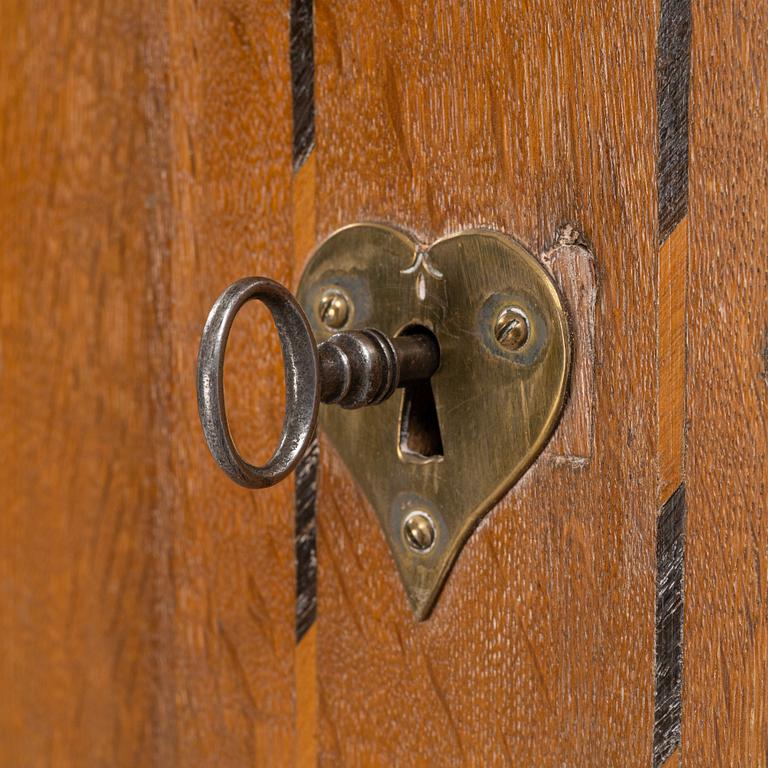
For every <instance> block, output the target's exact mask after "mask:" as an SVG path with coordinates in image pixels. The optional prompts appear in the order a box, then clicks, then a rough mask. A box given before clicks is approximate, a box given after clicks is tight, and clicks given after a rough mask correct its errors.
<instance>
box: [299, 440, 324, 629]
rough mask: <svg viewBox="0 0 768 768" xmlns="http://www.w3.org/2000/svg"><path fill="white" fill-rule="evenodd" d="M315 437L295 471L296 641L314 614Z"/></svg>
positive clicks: (315, 538)
mask: <svg viewBox="0 0 768 768" xmlns="http://www.w3.org/2000/svg"><path fill="white" fill-rule="evenodd" d="M319 453H320V452H319V448H318V443H317V438H315V439H314V440H313V441H312V444H311V445H310V447H309V450H308V451H307V453H306V454H305V455H304V458H302V460H301V461H300V462H299V466H298V469H297V470H296V642H298V641H299V640H301V638H302V637H304V634H305V633H306V631H307V630H308V629H309V628H310V627H311V626H312V624H313V623H314V621H315V615H316V613H317V532H316V527H315V500H316V498H317V463H318V457H319Z"/></svg>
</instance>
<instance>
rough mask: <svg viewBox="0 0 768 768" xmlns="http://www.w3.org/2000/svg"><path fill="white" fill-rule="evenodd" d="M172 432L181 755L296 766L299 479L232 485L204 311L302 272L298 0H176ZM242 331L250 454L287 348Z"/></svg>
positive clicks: (245, 438)
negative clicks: (201, 386) (298, 258)
mask: <svg viewBox="0 0 768 768" xmlns="http://www.w3.org/2000/svg"><path fill="white" fill-rule="evenodd" d="M169 27H170V35H169V51H168V53H169V56H170V61H171V68H170V72H169V101H170V146H171V157H172V166H171V173H170V184H171V192H172V205H173V212H174V230H173V241H172V243H171V256H170V258H171V265H172V279H171V292H170V302H171V319H170V322H171V338H172V348H173V359H172V381H171V386H172V408H171V416H170V418H171V429H172V432H171V434H170V435H169V439H170V440H171V441H172V442H171V446H172V456H171V462H172V463H171V468H170V469H171V478H170V481H171V484H172V493H173V495H174V511H173V515H172V517H171V520H170V521H169V525H170V536H171V545H172V546H171V549H170V552H169V559H168V563H167V567H168V582H169V584H168V593H167V594H166V595H165V599H166V603H165V605H164V609H165V610H167V611H169V613H170V614H171V616H172V626H173V643H174V645H173V654H172V657H171V663H172V686H173V709H172V713H171V716H172V718H173V722H174V725H175V729H176V744H175V754H174V756H173V757H174V759H173V760H172V761H170V762H168V763H166V764H175V765H195V766H199V765H211V766H214V765H215V766H228V765H231V766H241V765H286V764H290V755H291V754H292V746H293V730H294V725H293V722H294V711H293V697H292V690H293V674H294V673H293V663H294V637H295V635H294V591H295V579H294V566H293V542H294V538H293V523H294V519H293V518H294V512H293V493H292V487H291V484H290V483H283V484H281V485H279V486H277V487H275V488H272V489H269V490H265V491H260V492H258V493H254V492H253V491H249V490H246V489H242V488H239V487H237V486H235V485H234V484H233V483H232V482H231V481H230V480H229V479H228V478H227V477H226V476H225V475H224V474H223V473H222V472H221V471H220V470H219V469H218V468H217V467H216V466H215V465H214V463H213V460H212V459H211V457H210V456H209V455H208V453H207V449H206V447H205V444H204V442H203V441H202V440H201V435H200V425H199V422H198V419H197V414H196V405H195V400H194V395H193V389H194V385H193V381H194V371H195V362H196V356H197V345H198V341H199V334H200V330H201V327H202V323H203V322H204V320H205V317H206V314H207V312H208V309H209V308H210V306H211V304H212V302H213V300H214V299H215V298H216V296H217V295H218V293H219V292H220V291H221V290H223V289H224V287H225V286H226V285H227V284H228V283H230V282H231V281H233V280H235V279H237V278H239V277H242V276H244V275H252V274H265V275H269V276H270V277H273V278H275V279H277V280H280V281H282V282H284V283H287V284H291V282H292V277H293V275H292V264H293V254H292V251H293V248H292V244H293V229H292V215H291V174H292V169H291V144H292V141H291V138H292V137H291V128H290V126H291V86H290V59H289V25H288V0H286V1H285V2H272V3H260V4H254V3H252V2H249V1H248V0H220V1H217V2H206V3H197V2H195V1H194V0H173V2H171V3H170V4H169ZM241 314H242V317H239V318H238V320H237V322H236V323H235V326H234V328H233V332H232V336H231V338H230V342H229V351H228V366H227V368H226V386H227V399H228V412H229V417H230V421H231V424H232V427H233V433H234V436H235V439H236V440H237V441H238V446H240V448H241V450H243V452H244V453H245V455H246V456H249V457H252V458H253V459H254V460H257V459H262V460H263V459H265V458H266V457H267V456H268V455H270V454H271V452H272V450H273V448H274V446H275V445H276V444H277V438H278V435H279V430H280V427H281V422H282V413H283V394H282V392H281V388H280V381H281V378H282V360H281V357H280V354H279V345H278V342H277V336H276V334H275V331H274V328H273V325H272V322H271V320H270V318H269V315H268V313H267V312H266V310H264V309H263V307H260V306H259V305H256V304H252V305H249V306H248V307H246V308H245V309H244V311H243V312H242V313H241Z"/></svg>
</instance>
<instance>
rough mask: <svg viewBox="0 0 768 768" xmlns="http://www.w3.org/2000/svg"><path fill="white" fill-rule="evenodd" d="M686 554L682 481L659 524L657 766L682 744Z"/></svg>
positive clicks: (654, 758) (655, 737) (662, 513)
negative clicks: (684, 565) (684, 566)
mask: <svg viewBox="0 0 768 768" xmlns="http://www.w3.org/2000/svg"><path fill="white" fill-rule="evenodd" d="M684 553H685V485H680V487H679V488H678V489H677V490H676V491H675V492H674V493H673V494H672V496H671V497H670V498H669V500H668V501H667V502H666V504H664V506H663V507H662V510H661V513H660V514H659V518H658V521H657V527H656V568H657V570H656V701H655V707H654V728H653V765H654V768H658V766H660V765H661V764H662V763H663V762H664V760H665V759H666V758H667V757H669V755H670V754H672V752H673V751H674V750H675V748H676V747H678V746H679V745H680V714H681V695H682V684H683V559H684Z"/></svg>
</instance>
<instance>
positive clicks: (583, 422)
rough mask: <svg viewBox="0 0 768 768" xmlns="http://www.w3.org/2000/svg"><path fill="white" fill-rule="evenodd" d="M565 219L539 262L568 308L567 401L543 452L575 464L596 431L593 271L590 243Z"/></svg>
mask: <svg viewBox="0 0 768 768" xmlns="http://www.w3.org/2000/svg"><path fill="white" fill-rule="evenodd" d="M580 236H581V235H580V233H579V231H578V230H577V229H576V228H575V227H573V226H572V225H570V224H567V225H565V226H563V227H561V228H560V231H559V232H558V233H557V237H556V238H555V244H554V245H553V246H552V248H550V249H548V250H547V251H545V252H544V253H542V254H541V257H540V259H541V262H542V264H544V266H545V267H546V268H547V269H548V270H549V271H550V273H551V274H552V276H553V277H554V278H555V282H556V283H557V286H558V287H559V289H560V293H561V294H562V296H563V299H564V301H565V306H566V308H567V311H568V323H569V326H570V334H571V374H570V382H569V386H568V400H567V402H566V406H565V409H564V411H563V415H562V417H561V419H560V424H559V425H558V427H557V431H556V432H555V434H554V435H553V436H552V439H551V440H550V442H549V443H548V444H547V447H546V448H545V456H547V457H548V458H553V459H554V460H555V461H564V462H567V463H571V464H574V465H575V466H579V465H583V464H586V463H587V462H588V461H589V460H590V459H591V458H592V444H593V442H594V436H595V425H594V421H595V303H596V301H597V275H596V273H595V259H594V256H593V255H592V253H591V252H590V250H589V248H587V247H585V245H584V244H583V243H580V242H579V238H580Z"/></svg>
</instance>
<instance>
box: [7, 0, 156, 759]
mask: <svg viewBox="0 0 768 768" xmlns="http://www.w3.org/2000/svg"><path fill="white" fill-rule="evenodd" d="M155 10H156V7H155V6H154V4H152V3H146V4H145V6H144V7H143V8H141V9H138V12H137V9H136V8H135V6H134V5H133V4H130V3H121V2H117V3H110V4H108V5H105V6H99V5H97V4H95V3H87V2H60V3H53V4H37V3H22V2H17V3H10V4H8V3H5V4H4V5H3V10H2V23H0V50H1V51H2V53H0V419H1V421H2V426H1V428H0V691H2V694H0V764H2V765H4V766H75V765H78V766H79V765H105V766H106V765H115V766H123V765H126V766H127V765H140V764H149V763H151V762H152V760H153V758H154V754H155V744H157V743H158V742H159V741H160V740H164V739H167V738H169V736H170V733H169V731H168V730H167V725H168V722H167V720H165V719H161V718H160V717H159V709H158V707H159V706H160V702H159V700H158V698H157V696H156V692H157V681H158V680H159V678H160V676H161V673H160V667H161V666H162V665H163V654H164V647H165V646H164V644H163V640H162V638H161V637H160V636H159V634H158V630H159V627H160V625H159V623H158V618H159V617H158V613H157V596H158V593H157V583H158V582H157V575H158V571H157V563H158V560H157V556H159V555H161V553H162V551H163V549H164V547H165V545H166V542H167V539H166V538H165V534H164V530H163V526H162V524H161V522H160V521H161V519H162V518H163V517H164V516H165V515H166V514H167V513H168V510H169V504H168V500H167V497H166V496H165V495H164V493H163V492H162V490H161V483H160V478H161V475H162V473H163V465H164V459H165V456H166V454H167V439H166V435H167V429H168V419H167V417H166V414H165V411H164V405H165V402H166V390H165V388H164V386H163V383H164V378H166V377H167V370H168V366H169V364H170V360H171V354H170V348H169V346H168V344H167V340H168V336H167V335H166V327H165V322H166V321H167V314H166V312H165V307H166V304H165V302H164V296H163V292H164V290H165V276H164V275H165V268H164V265H163V256H164V251H163V246H164V243H163V240H164V238H165V233H164V231H163V230H164V225H165V222H166V217H167V214H168V201H167V196H166V194H165V191H164V189H163V185H162V182H161V179H160V177H159V175H158V165H157V163H162V162H163V161H162V159H158V157H157V155H156V154H155V151H156V142H157V141H158V140H159V137H158V130H157V126H155V125H154V123H153V119H152V110H153V107H156V106H157V102H156V101H155V100H156V98H157V96H158V94H157V93H156V91H155V90H154V86H153V84H152V83H150V82H148V80H147V78H146V76H145V71H144V67H145V66H146V64H147V58H146V57H147V56H149V55H150V50H151V48H152V45H153V43H152V38H153V37H154V32H153V31H152V29H151V27H150V26H149V25H150V24H151V17H152V16H153V13H154V11H155ZM161 109H162V107H161Z"/></svg>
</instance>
